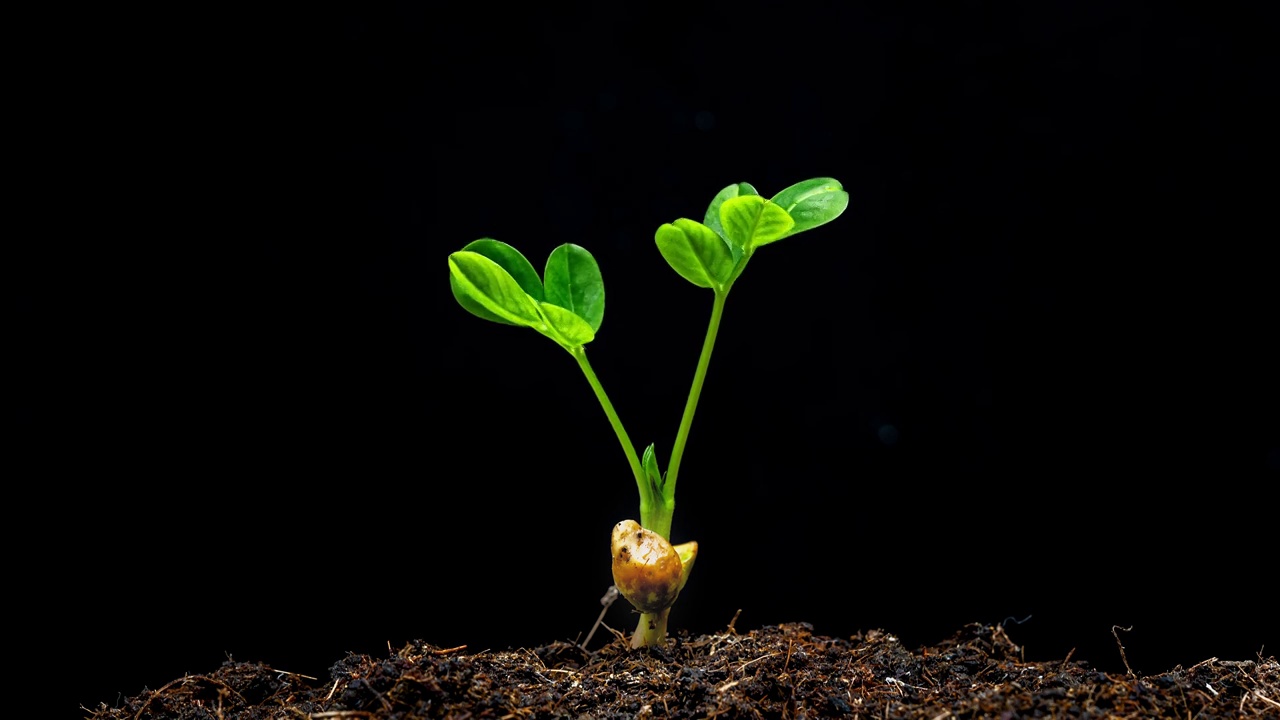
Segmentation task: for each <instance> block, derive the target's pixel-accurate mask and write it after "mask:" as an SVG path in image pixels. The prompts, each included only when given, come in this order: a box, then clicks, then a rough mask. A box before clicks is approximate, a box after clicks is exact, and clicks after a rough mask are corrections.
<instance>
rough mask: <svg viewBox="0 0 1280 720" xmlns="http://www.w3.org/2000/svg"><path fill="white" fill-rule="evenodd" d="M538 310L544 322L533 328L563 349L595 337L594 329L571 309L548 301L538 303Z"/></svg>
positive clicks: (582, 343) (581, 343)
mask: <svg viewBox="0 0 1280 720" xmlns="http://www.w3.org/2000/svg"><path fill="white" fill-rule="evenodd" d="M538 310H539V311H540V312H541V313H542V319H543V320H544V321H545V322H544V323H539V324H538V325H535V326H534V329H535V330H537V331H538V332H540V333H542V334H543V335H546V336H547V337H549V338H551V339H552V340H555V341H556V342H558V343H560V345H561V346H562V347H564V349H566V350H569V349H572V348H574V347H576V346H579V345H586V344H587V343H589V342H591V341H592V340H595V339H596V333H595V330H594V329H593V328H592V327H591V326H590V325H588V324H587V321H586V320H583V319H582V318H581V317H579V316H578V315H577V313H575V312H573V311H572V310H566V309H565V308H562V307H560V306H559V305H552V304H551V303H549V302H543V303H539V304H538Z"/></svg>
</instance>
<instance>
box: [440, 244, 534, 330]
mask: <svg viewBox="0 0 1280 720" xmlns="http://www.w3.org/2000/svg"><path fill="white" fill-rule="evenodd" d="M449 283H450V286H451V287H452V288H453V292H454V297H456V298H458V302H459V303H460V304H461V305H462V306H463V307H464V308H466V309H467V310H469V311H471V312H472V313H474V314H476V315H478V316H480V317H482V318H484V319H486V320H494V321H496V322H501V323H506V324H508V325H519V326H523V327H536V326H538V325H540V324H541V323H542V315H541V314H540V313H539V312H538V303H537V301H536V300H534V299H533V298H532V297H530V296H529V294H528V293H527V292H525V291H524V288H522V287H521V286H520V284H519V283H518V282H516V280H515V278H513V277H512V276H511V273H509V272H507V271H506V269H504V268H503V267H502V266H501V265H499V264H498V263H496V262H494V261H493V260H491V259H489V258H488V257H485V256H484V255H481V254H480V253H478V252H472V251H470V250H460V251H458V252H455V253H452V254H450V255H449Z"/></svg>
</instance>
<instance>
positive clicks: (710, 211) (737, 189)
mask: <svg viewBox="0 0 1280 720" xmlns="http://www.w3.org/2000/svg"><path fill="white" fill-rule="evenodd" d="M759 194H760V193H758V192H756V189H755V188H753V187H751V184H750V183H735V184H733V185H730V186H729V187H727V188H725V189H723V190H721V191H720V192H719V193H717V194H716V196H715V197H714V198H712V200H711V204H710V205H709V206H707V214H706V215H704V216H703V218H702V224H703V225H706V226H707V227H709V228H711V229H712V231H714V232H715V234H717V235H719V236H720V237H722V238H724V240H725V242H729V236H728V235H726V234H725V232H724V226H722V225H721V224H720V206H721V205H723V204H724V201H725V200H728V199H729V198H736V197H739V196H742V195H759ZM730 249H734V250H735V252H734V256H733V260H734V262H737V260H738V255H739V253H738V250H737V249H736V248H733V246H732V243H731V244H730Z"/></svg>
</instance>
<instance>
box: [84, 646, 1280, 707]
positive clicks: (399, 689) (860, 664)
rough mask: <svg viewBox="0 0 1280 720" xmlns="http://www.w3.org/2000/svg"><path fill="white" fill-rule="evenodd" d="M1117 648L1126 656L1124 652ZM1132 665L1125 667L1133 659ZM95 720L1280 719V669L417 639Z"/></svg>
mask: <svg viewBox="0 0 1280 720" xmlns="http://www.w3.org/2000/svg"><path fill="white" fill-rule="evenodd" d="M1117 645H1118V646H1119V650H1120V652H1121V654H1122V656H1123V652H1124V650H1123V646H1122V645H1120V643H1119V636H1118V635H1117ZM1125 665H1126V667H1127V666H1128V663H1127V661H1126V663H1125ZM82 711H83V712H82V715H83V718H85V720H148V719H154V718H174V719H175V720H232V719H242V720H267V719H268V718H270V719H273V720H275V719H283V718H298V719H300V720H302V719H305V720H312V719H314V720H322V719H326V718H334V719H341V718H351V719H352V720H360V719H369V718H371V719H380V720H381V719H385V720H393V719H394V720H414V719H416V718H455V719H456V720H464V719H467V720H469V719H471V718H495V719H497V720H516V719H517V718H574V719H575V720H578V719H583V720H585V719H587V718H929V719H932V720H945V719H948V718H1023V717H1055V718H1194V719H1196V720H1204V719H1207V718H1277V719H1280V663H1277V661H1276V660H1275V658H1274V657H1266V658H1264V657H1261V656H1259V657H1256V658H1253V659H1248V658H1237V659H1230V660H1220V659H1218V658H1208V659H1206V660H1204V661H1203V662H1199V663H1197V664H1195V665H1194V666H1192V667H1189V668H1183V667H1181V666H1179V667H1175V668H1173V669H1171V670H1169V671H1167V672H1163V673H1160V674H1156V675H1145V676H1139V675H1136V674H1134V673H1132V672H1128V673H1123V674H1118V675H1117V674H1107V673H1102V672H1099V671H1097V670H1094V669H1092V668H1090V667H1088V666H1087V665H1086V664H1084V663H1082V662H1076V661H1072V660H1071V658H1070V656H1068V657H1066V658H1063V659H1061V660H1056V661H1053V662H1027V661H1025V660H1024V659H1023V653H1022V648H1021V647H1020V646H1018V645H1017V644H1016V643H1015V642H1014V641H1013V639H1011V638H1010V637H1009V635H1008V634H1007V632H1006V629H1005V628H1004V627H1003V626H1000V625H980V624H972V625H968V626H965V627H964V628H962V629H961V631H960V632H958V633H956V634H955V635H954V636H952V637H951V638H949V639H948V640H946V641H944V642H942V643H939V644H937V645H935V646H932V647H921V648H917V649H914V650H912V649H910V648H907V647H904V646H903V645H902V643H900V642H899V641H898V639H897V638H896V637H894V636H893V635H892V634H890V633H887V632H883V631H870V632H866V633H862V634H859V635H857V636H854V637H851V638H834V637H824V636H820V635H815V634H813V631H812V626H810V625H808V624H805V623H797V624H791V625H782V626H769V627H764V628H761V629H759V630H753V631H750V632H745V633H739V632H737V631H736V630H735V629H734V627H733V624H732V623H730V625H729V627H728V628H727V629H726V631H725V632H724V633H722V634H717V635H701V636H696V637H691V636H688V635H687V634H682V635H677V636H674V637H672V638H669V639H668V641H667V643H666V645H665V646H663V647H661V648H650V649H643V650H631V649H630V648H629V647H628V643H627V639H626V638H624V637H623V636H621V635H619V634H617V633H615V638H614V640H613V641H612V642H610V643H609V644H607V645H605V646H604V647H602V648H601V649H600V650H598V651H595V652H587V651H585V650H583V649H582V648H581V647H579V646H578V645H574V644H572V643H567V642H557V643H552V644H550V645H545V646H542V647H537V648H528V649H514V650H513V649H508V650H483V649H477V650H471V649H469V648H467V647H453V648H442V647H437V646H434V645H431V644H429V643H426V642H421V641H415V642H412V643H409V644H407V645H405V646H404V647H401V648H399V649H394V648H388V652H387V653H386V655H385V656H382V657H371V656H369V655H357V654H350V655H348V656H347V657H345V658H343V659H341V660H339V661H338V662H337V663H335V664H334V665H333V666H332V667H331V668H330V670H329V677H327V678H314V677H307V676H303V675H299V674H295V673H291V672H289V670H288V668H273V667H268V666H266V665H263V664H260V663H251V662H236V661H232V660H229V661H227V662H226V663H224V664H223V665H222V667H220V668H216V669H213V670H212V671H211V672H208V673H206V674H201V675H187V676H185V677H181V678H176V679H174V680H173V681H172V682H169V683H167V684H165V685H164V686H163V687H160V688H158V689H156V690H143V691H142V692H140V693H139V694H138V695H136V696H133V697H129V698H125V699H124V700H122V701H120V702H119V703H118V704H116V705H115V706H112V707H109V706H107V705H106V704H105V703H104V704H102V705H100V706H99V707H96V708H82Z"/></svg>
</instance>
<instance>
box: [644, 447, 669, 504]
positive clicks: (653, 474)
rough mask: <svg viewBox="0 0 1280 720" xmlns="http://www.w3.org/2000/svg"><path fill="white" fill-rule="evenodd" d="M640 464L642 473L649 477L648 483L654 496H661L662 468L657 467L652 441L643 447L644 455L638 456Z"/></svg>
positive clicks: (656, 456)
mask: <svg viewBox="0 0 1280 720" xmlns="http://www.w3.org/2000/svg"><path fill="white" fill-rule="evenodd" d="M640 465H641V466H642V467H644V474H645V476H646V477H648V478H649V485H650V486H652V487H653V495H654V497H662V485H663V482H664V481H663V479H662V468H660V467H658V452H657V451H656V450H654V449H653V443H649V447H647V448H645V449H644V456H643V457H641V458H640Z"/></svg>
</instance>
